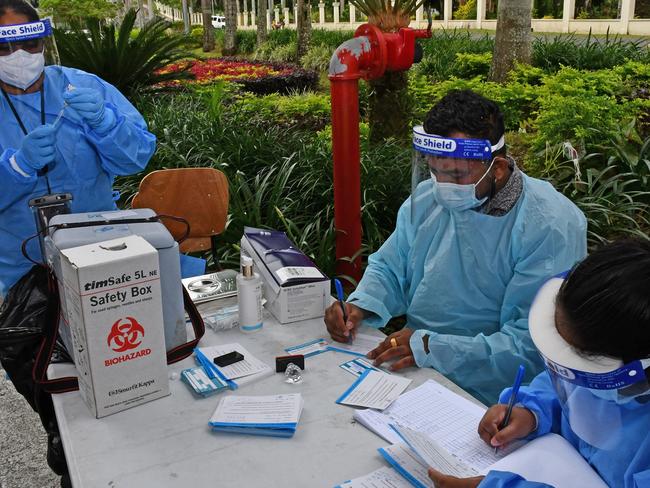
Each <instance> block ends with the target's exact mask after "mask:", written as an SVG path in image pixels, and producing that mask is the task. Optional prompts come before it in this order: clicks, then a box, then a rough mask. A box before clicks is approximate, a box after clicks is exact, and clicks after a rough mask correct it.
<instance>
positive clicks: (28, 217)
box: [0, 0, 156, 486]
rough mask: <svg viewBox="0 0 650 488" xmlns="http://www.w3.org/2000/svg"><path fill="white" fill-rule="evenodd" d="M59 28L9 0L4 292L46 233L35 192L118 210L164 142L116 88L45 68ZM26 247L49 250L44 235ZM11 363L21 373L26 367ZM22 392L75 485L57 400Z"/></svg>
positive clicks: (0, 243) (0, 208)
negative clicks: (124, 183) (125, 188)
mask: <svg viewBox="0 0 650 488" xmlns="http://www.w3.org/2000/svg"><path fill="white" fill-rule="evenodd" d="M51 36H52V28H51V25H50V23H49V21H48V20H47V19H46V20H43V21H41V20H40V19H39V15H38V13H37V12H36V10H34V8H33V7H32V6H31V5H30V4H29V3H27V2H25V1H24V0H0V121H1V125H0V127H1V130H0V185H2V191H0V248H1V249H2V252H1V253H0V300H2V299H4V297H5V296H6V295H7V292H8V291H9V289H10V288H11V287H12V286H13V285H14V284H15V283H16V282H17V281H18V280H19V279H20V278H21V277H22V276H23V275H25V274H26V273H27V272H28V271H29V270H30V268H31V266H32V263H31V262H30V261H29V260H28V259H26V258H25V257H24V256H23V254H22V252H21V245H22V243H23V241H25V240H26V239H27V238H29V237H31V236H33V235H34V234H36V232H37V229H36V223H35V219H34V216H33V213H32V209H31V208H30V206H29V202H30V200H32V199H34V198H37V197H45V196H47V195H55V194H66V193H67V194H70V195H71V196H72V201H71V202H70V210H71V211H72V212H74V213H76V212H93V211H106V210H113V209H115V208H116V205H115V201H114V198H113V181H114V179H115V176H117V175H129V174H134V173H138V172H140V171H142V170H143V169H144V168H145V166H146V165H147V163H148V162H149V159H150V158H151V156H152V155H153V153H154V150H155V147H156V138H155V136H154V135H153V134H151V133H149V132H148V131H147V125H146V124H145V121H144V120H143V118H142V116H141V115H140V114H139V113H138V111H137V110H136V109H135V108H134V107H133V106H132V105H131V104H130V103H129V102H128V100H127V99H126V98H124V96H123V95H122V94H121V93H120V92H119V91H118V90H117V89H116V88H115V87H113V86H111V85H110V84H108V83H106V82H105V81H103V80H101V79H100V78H98V77H97V76H95V75H92V74H89V73H85V72H83V71H79V70H76V69H71V68H64V67H61V66H47V67H45V58H46V55H47V54H53V53H48V52H47V49H48V48H46V46H54V41H53V39H51ZM54 51H55V50H54ZM27 253H28V255H29V256H30V258H31V259H34V260H39V259H40V258H41V251H40V248H39V245H38V240H37V239H32V240H31V241H30V242H29V245H28V246H27ZM18 366H19V365H18ZM5 368H7V365H5ZM9 369H11V368H9ZM9 369H8V370H7V372H8V373H9V374H10V375H13V376H12V379H13V380H14V381H15V380H16V375H17V374H18V373H19V372H17V371H13V373H12V372H10V371H9ZM21 373H22V371H21ZM37 392H38V390H35V391H34V396H37ZM21 393H23V394H24V395H25V397H26V398H27V400H28V401H29V402H30V404H31V405H32V406H34V408H35V409H36V410H37V411H38V413H39V415H40V417H41V421H42V423H43V426H44V427H45V430H46V431H47V433H48V453H47V460H48V464H49V465H50V467H51V468H52V469H53V471H55V472H56V473H57V474H59V475H62V478H61V485H62V486H70V480H69V476H68V472H67V465H66V462H65V456H64V455H63V449H62V445H61V439H60V435H59V429H58V425H57V423H56V417H55V416H54V410H53V406H52V400H51V398H50V397H49V395H40V397H39V400H35V399H34V398H32V395H31V394H30V391H29V389H27V390H25V389H23V390H21ZM35 405H37V406H35Z"/></svg>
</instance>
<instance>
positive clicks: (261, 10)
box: [253, 0, 268, 46]
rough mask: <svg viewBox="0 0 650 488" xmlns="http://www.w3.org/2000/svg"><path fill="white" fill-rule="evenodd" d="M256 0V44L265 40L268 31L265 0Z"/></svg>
mask: <svg viewBox="0 0 650 488" xmlns="http://www.w3.org/2000/svg"><path fill="white" fill-rule="evenodd" d="M253 1H257V45H258V46H260V45H261V44H262V43H263V42H266V38H267V37H268V33H267V31H266V0H253Z"/></svg>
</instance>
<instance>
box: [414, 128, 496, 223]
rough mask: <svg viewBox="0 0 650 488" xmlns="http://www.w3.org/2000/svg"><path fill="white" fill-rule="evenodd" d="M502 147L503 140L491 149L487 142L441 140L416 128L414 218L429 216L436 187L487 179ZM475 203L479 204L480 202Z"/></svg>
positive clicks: (477, 140) (422, 129) (467, 183)
mask: <svg viewBox="0 0 650 488" xmlns="http://www.w3.org/2000/svg"><path fill="white" fill-rule="evenodd" d="M503 146H504V138H503V137H501V139H500V140H499V142H498V143H497V144H495V145H494V146H492V144H491V143H490V141H489V140H487V139H458V138H451V137H442V136H437V135H434V134H428V133H427V132H425V130H424V128H423V127H422V126H416V127H414V128H413V159H412V172H411V218H412V219H415V218H416V215H422V213H423V212H424V213H428V212H429V211H430V210H431V209H432V208H433V206H434V205H435V204H436V198H437V189H436V188H434V184H436V183H442V184H443V185H446V186H450V185H475V184H477V183H478V182H479V181H480V180H481V179H482V178H484V177H485V176H486V173H487V171H488V170H489V168H490V166H491V163H492V161H493V157H492V154H493V153H494V152H496V151H498V150H499V149H501V148H502V147H503ZM447 184H449V185H447ZM456 189H457V190H463V189H461V188H456ZM446 190H449V188H446ZM464 190H465V191H464V192H462V193H467V192H468V190H469V188H466V189H464ZM470 193H471V191H470ZM476 197H478V196H476ZM477 200H478V198H477ZM475 203H476V204H477V205H478V204H480V201H477V202H475Z"/></svg>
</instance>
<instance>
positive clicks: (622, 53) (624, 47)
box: [532, 34, 647, 71]
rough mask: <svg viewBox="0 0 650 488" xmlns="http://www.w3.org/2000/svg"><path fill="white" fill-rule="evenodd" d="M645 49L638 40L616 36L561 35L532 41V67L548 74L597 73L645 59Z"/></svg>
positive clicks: (537, 38)
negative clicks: (567, 68) (582, 37)
mask: <svg viewBox="0 0 650 488" xmlns="http://www.w3.org/2000/svg"><path fill="white" fill-rule="evenodd" d="M645 51H647V48H645V47H642V46H641V42H640V41H630V40H626V39H623V38H622V37H620V36H618V35H614V36H609V34H608V35H607V36H606V37H605V39H595V38H593V37H592V36H591V34H590V35H588V36H587V38H586V39H585V40H580V39H579V38H578V37H577V36H576V35H575V34H568V35H567V34H562V35H559V36H555V37H553V38H552V39H549V38H546V37H536V38H534V40H533V59H532V61H533V64H534V65H535V66H539V67H540V68H543V69H545V70H547V71H557V70H559V69H560V67H562V66H570V67H572V68H577V69H584V70H599V69H605V68H612V67H614V66H618V65H621V64H624V63H625V62H626V61H627V60H637V59H641V58H643V57H644V56H645Z"/></svg>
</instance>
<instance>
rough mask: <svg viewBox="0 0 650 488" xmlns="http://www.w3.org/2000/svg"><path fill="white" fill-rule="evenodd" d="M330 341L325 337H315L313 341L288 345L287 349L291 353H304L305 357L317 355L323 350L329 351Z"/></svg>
mask: <svg viewBox="0 0 650 488" xmlns="http://www.w3.org/2000/svg"><path fill="white" fill-rule="evenodd" d="M327 345H328V342H327V341H326V340H325V339H323V338H320V339H314V340H313V341H309V342H305V343H304V344H299V345H297V346H293V347H288V348H287V349H285V351H286V352H287V353H289V354H292V355H293V354H302V355H303V356H305V357H309V356H315V355H316V354H320V353H322V352H326V351H327Z"/></svg>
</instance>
